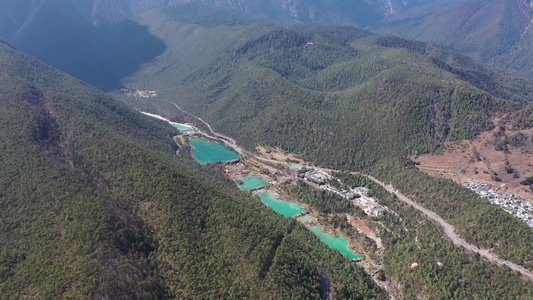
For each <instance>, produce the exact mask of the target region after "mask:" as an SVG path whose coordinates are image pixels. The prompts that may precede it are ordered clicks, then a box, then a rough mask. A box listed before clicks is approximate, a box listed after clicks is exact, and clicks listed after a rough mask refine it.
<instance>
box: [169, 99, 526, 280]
mask: <svg viewBox="0 0 533 300" xmlns="http://www.w3.org/2000/svg"><path fill="white" fill-rule="evenodd" d="M162 101H165V102H168V103H170V104H173V105H174V106H176V108H178V109H179V110H180V111H182V112H184V113H186V114H188V115H189V116H191V117H193V118H196V119H198V120H199V121H201V122H203V123H204V124H205V125H206V126H207V128H209V131H211V134H212V135H213V136H215V137H218V138H219V139H221V140H223V141H224V142H225V143H227V144H228V145H230V146H231V147H233V148H234V149H235V150H236V151H237V152H238V153H239V154H242V153H245V154H247V155H250V156H253V157H254V158H255V159H257V160H260V161H263V162H267V163H274V164H281V165H284V166H286V167H289V168H301V167H305V166H304V165H301V164H295V163H289V162H283V161H277V160H273V159H268V158H264V157H261V156H258V155H256V154H253V153H251V152H249V151H246V150H244V149H242V148H240V147H239V146H238V145H237V143H236V141H235V140H234V139H232V138H230V137H227V136H225V135H222V134H219V133H217V132H215V131H213V129H212V128H211V125H209V123H207V122H206V121H204V120H203V119H201V118H200V117H197V116H195V115H193V114H191V113H189V112H187V111H185V110H183V109H181V108H180V107H179V106H178V105H177V104H175V103H172V102H170V101H167V100H162ZM206 136H208V135H206ZM315 168H316V169H318V170H320V171H326V172H339V171H337V170H334V169H328V168H321V167H315ZM368 178H370V179H371V180H372V181H374V182H375V183H377V184H379V185H381V186H382V187H383V188H385V189H386V190H387V191H388V192H389V193H392V194H395V195H396V197H398V199H399V200H400V201H403V202H405V203H407V204H410V205H411V206H413V207H414V208H415V209H416V210H418V211H420V212H421V213H423V214H424V215H426V216H427V217H428V218H429V219H430V220H432V221H433V222H435V223H436V224H437V225H439V226H441V227H442V228H443V229H444V234H446V236H447V237H448V238H450V240H452V242H453V243H454V244H455V245H456V246H462V247H464V248H465V249H467V250H468V251H472V252H475V253H478V254H479V255H480V256H481V257H483V258H485V259H487V260H489V261H491V262H494V263H497V264H499V265H506V266H508V267H509V268H511V269H512V270H514V271H518V272H520V274H522V275H523V276H524V277H526V278H528V279H529V280H531V281H533V273H532V272H531V271H529V270H527V269H526V268H524V267H522V266H520V265H518V264H515V263H513V262H511V261H508V260H505V259H501V258H500V257H499V256H498V255H496V254H494V253H492V252H490V251H489V250H487V249H483V248H478V247H477V246H475V245H472V244H470V243H468V242H467V241H466V240H464V239H463V238H461V237H460V236H459V235H458V234H457V233H456V232H455V230H454V229H453V226H452V225H450V224H449V223H448V222H446V221H445V220H444V219H442V218H441V217H440V216H439V215H437V214H436V213H435V212H433V211H431V210H429V209H426V208H424V207H423V206H421V205H420V204H418V203H416V202H415V201H413V200H411V199H409V198H408V197H407V196H405V195H403V194H402V193H400V192H399V191H398V190H396V189H394V187H393V186H392V185H390V184H385V183H384V182H382V181H380V180H378V179H377V178H375V177H373V176H371V175H368Z"/></svg>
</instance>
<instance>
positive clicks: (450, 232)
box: [368, 176, 533, 280]
mask: <svg viewBox="0 0 533 300" xmlns="http://www.w3.org/2000/svg"><path fill="white" fill-rule="evenodd" d="M368 178H370V179H372V180H373V181H374V182H376V183H377V184H379V185H381V186H382V187H384V188H385V189H386V190H387V191H388V192H389V193H393V194H395V195H396V197H398V199H399V200H401V201H403V202H405V203H408V204H410V205H412V206H413V207H414V208H415V209H417V210H419V211H420V212H422V213H423V214H424V215H426V216H427V217H428V218H429V219H431V220H432V221H434V222H435V223H437V224H438V225H440V226H441V227H442V228H443V229H444V233H445V234H446V236H447V237H449V238H450V239H451V240H452V242H453V243H454V244H455V245H459V246H463V247H464V248H465V249H467V250H469V251H472V252H476V253H479V255H480V256H482V257H484V258H485V259H487V260H490V261H492V262H495V263H497V264H500V265H506V266H508V267H509V268H511V269H512V270H516V271H518V272H520V273H521V274H522V275H524V276H525V277H527V278H529V279H530V280H533V273H531V272H530V271H529V270H527V269H526V268H524V267H522V266H520V265H517V264H515V263H513V262H511V261H508V260H504V259H501V258H499V257H498V256H497V255H496V254H494V253H491V252H489V250H487V249H481V248H478V247H476V246H474V245H472V244H469V243H468V242H467V241H465V240H464V239H462V238H461V237H460V236H459V235H458V234H457V233H456V232H455V230H454V229H453V227H452V225H450V224H449V223H448V222H446V221H444V220H443V219H442V218H441V217H439V215H437V214H436V213H434V212H433V211H431V210H428V209H426V208H424V207H423V206H421V205H419V204H418V203H416V202H414V201H413V200H411V199H409V198H407V197H406V196H405V195H403V194H402V193H400V192H398V190H395V189H394V188H393V187H392V186H391V185H387V184H385V183H384V182H382V181H380V180H378V179H376V178H374V177H372V176H368Z"/></svg>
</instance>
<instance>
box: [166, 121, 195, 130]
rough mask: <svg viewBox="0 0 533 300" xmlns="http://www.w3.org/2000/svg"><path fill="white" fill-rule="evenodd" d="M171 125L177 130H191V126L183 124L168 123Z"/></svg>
mask: <svg viewBox="0 0 533 300" xmlns="http://www.w3.org/2000/svg"><path fill="white" fill-rule="evenodd" d="M170 125H172V126H174V127H175V128H177V129H178V130H179V131H187V130H191V129H192V127H189V126H185V125H181V124H172V123H171V124H170Z"/></svg>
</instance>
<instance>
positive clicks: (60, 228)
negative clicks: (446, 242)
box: [0, 45, 382, 299]
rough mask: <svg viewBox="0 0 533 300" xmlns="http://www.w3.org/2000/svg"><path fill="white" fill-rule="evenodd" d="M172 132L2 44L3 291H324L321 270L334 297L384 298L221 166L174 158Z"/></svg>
mask: <svg viewBox="0 0 533 300" xmlns="http://www.w3.org/2000/svg"><path fill="white" fill-rule="evenodd" d="M175 133H176V131H175V129H174V128H172V127H171V126H169V125H167V124H164V123H163V122H160V121H157V120H155V119H151V118H148V117H144V116H142V115H140V114H139V113H137V112H135V111H133V110H132V109H130V108H128V107H127V106H125V105H124V104H122V103H121V102H119V101H117V100H115V99H113V98H110V97H109V96H106V95H104V94H103V93H101V92H99V91H97V90H95V89H93V88H91V87H89V86H87V85H85V84H83V83H80V82H78V81H77V80H75V79H73V78H71V77H69V76H67V75H65V74H62V73H60V72H58V71H57V70H54V69H52V68H49V67H47V66H45V65H43V64H41V63H39V62H38V61H36V60H34V59H31V58H29V57H27V56H25V55H22V54H21V53H19V52H16V51H15V50H13V49H11V48H8V47H5V46H3V45H0V170H1V172H0V175H1V176H0V207H1V208H2V209H1V211H0V214H1V218H0V240H1V241H2V249H1V250H0V294H1V295H2V296H3V297H5V298H13V299H16V298H25V297H34V298H53V299H57V298H77V299H82V298H113V299H120V298H130V299H131V298H142V299H158V298H179V299H183V298H196V299H213V298H243V297H247V298H251V299H275V298H298V299H302V298H308V299H316V298H320V294H321V286H320V279H319V276H318V274H320V273H323V274H325V275H326V276H327V278H328V279H329V280H330V282H331V286H332V293H333V295H334V296H335V297H337V298H352V299H361V298H363V297H366V298H378V299H380V298H382V294H381V292H380V291H379V290H378V289H377V288H376V287H375V286H374V285H373V284H372V283H371V281H370V280H369V279H368V277H367V276H366V275H365V274H364V272H363V271H362V269H361V268H360V267H358V266H357V265H355V264H354V263H352V262H351V261H349V260H348V259H347V258H345V257H344V256H342V255H340V254H339V253H338V252H337V251H335V250H332V249H329V248H328V247H327V246H326V245H324V244H322V243H321V242H319V240H318V239H317V238H316V237H315V236H314V235H313V234H312V233H310V232H308V231H307V230H306V229H305V228H303V226H302V225H300V224H297V222H296V221H294V220H291V219H288V218H284V217H282V216H280V215H278V214H276V213H275V212H273V211H271V210H270V209H268V208H267V207H265V206H264V205H263V204H262V203H261V202H260V201H259V200H258V199H256V198H254V197H251V196H250V195H249V194H247V193H245V192H242V191H239V190H238V189H237V188H236V187H235V185H234V183H232V182H231V181H229V180H228V179H226V178H224V177H223V174H222V173H221V172H219V171H220V169H219V168H218V167H216V166H200V165H198V164H196V163H195V162H194V161H193V160H192V159H191V158H190V157H189V156H187V155H181V156H180V157H176V155H175V153H176V148H177V146H176V145H175V143H174V142H173V140H172V136H173V135H174V134H175ZM182 150H183V151H184V152H185V153H184V154H186V151H187V149H182ZM214 171H215V172H214ZM354 274H355V276H354ZM348 275H350V276H348Z"/></svg>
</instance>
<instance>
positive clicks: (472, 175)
mask: <svg viewBox="0 0 533 300" xmlns="http://www.w3.org/2000/svg"><path fill="white" fill-rule="evenodd" d="M495 123H496V122H495ZM498 131H499V129H498V128H496V129H494V130H493V131H487V132H483V133H481V134H480V135H479V136H478V137H477V138H476V139H475V140H473V141H462V142H460V143H457V142H455V143H451V142H450V143H447V144H446V146H445V150H444V151H443V154H442V155H434V154H432V155H421V156H413V157H411V159H412V160H413V161H415V162H419V163H420V164H419V165H418V168H419V169H420V170H421V171H423V172H425V173H428V174H430V175H433V176H438V177H445V178H450V179H452V180H454V181H456V182H458V183H460V184H464V183H466V182H467V181H469V180H476V181H480V182H485V183H489V184H491V185H492V187H493V188H498V187H499V188H500V190H499V191H498V192H501V193H503V192H505V191H510V192H511V193H514V194H516V195H519V196H521V197H523V198H526V199H530V200H531V199H533V193H532V192H531V191H530V189H529V187H527V186H524V185H521V184H520V181H522V180H524V178H526V177H529V176H533V154H531V153H527V152H526V151H525V150H526V149H524V148H521V149H518V148H515V147H512V146H508V150H507V151H497V150H496V149H495V143H494V142H495V140H496V139H497V138H495V136H497V135H498ZM521 132H523V133H526V134H529V135H530V134H532V133H533V130H531V129H529V130H521ZM506 133H507V134H509V135H513V134H515V133H516V131H512V130H506ZM507 165H510V166H511V168H512V169H513V170H515V171H514V172H513V173H511V174H509V173H508V172H507V171H506V166H507ZM517 176H518V178H516V177H517ZM498 178H499V179H500V180H501V181H497V179H498Z"/></svg>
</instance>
